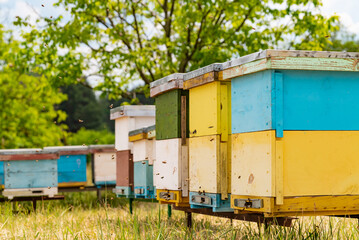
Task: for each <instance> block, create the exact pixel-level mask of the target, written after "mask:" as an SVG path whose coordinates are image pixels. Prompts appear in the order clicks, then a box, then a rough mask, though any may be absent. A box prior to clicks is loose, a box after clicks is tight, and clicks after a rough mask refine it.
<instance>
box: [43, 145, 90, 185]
mask: <svg viewBox="0 0 359 240" xmlns="http://www.w3.org/2000/svg"><path fill="white" fill-rule="evenodd" d="M44 150H48V151H55V152H57V153H58V154H59V155H60V158H59V159H58V161H57V171H58V183H59V187H64V188H65V187H82V186H85V185H86V183H87V171H86V169H87V155H88V154H89V153H90V149H89V147H88V146H60V147H45V148H44Z"/></svg>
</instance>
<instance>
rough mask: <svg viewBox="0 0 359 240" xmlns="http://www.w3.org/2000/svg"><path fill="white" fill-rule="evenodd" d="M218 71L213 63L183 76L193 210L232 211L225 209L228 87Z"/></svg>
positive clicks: (227, 184) (228, 147) (229, 126)
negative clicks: (185, 91) (204, 201)
mask: <svg viewBox="0 0 359 240" xmlns="http://www.w3.org/2000/svg"><path fill="white" fill-rule="evenodd" d="M221 70H222V65H221V64H212V65H209V66H207V67H204V68H201V69H198V70H195V71H193V72H189V73H187V74H185V75H184V83H183V88H184V89H188V90H189V100H190V102H189V134H190V138H189V179H190V186H189V190H190V192H192V193H190V199H189V201H190V204H191V207H192V208H195V207H212V208H213V211H233V210H232V209H230V208H229V207H228V206H229V204H228V202H229V197H230V187H231V182H230V175H231V174H230V170H231V168H230V166H231V154H230V146H231V144H230V134H231V132H230V129H231V115H230V112H231V111H230V110H231V103H230V100H231V85H230V81H228V80H227V81H224V80H223V79H222V77H221V76H222V75H221ZM217 195H220V196H219V197H218V196H217ZM203 196H207V197H208V201H207V202H206V204H204V203H203V202H201V199H202V198H203ZM209 199H211V200H209ZM217 199H220V200H221V201H217Z"/></svg>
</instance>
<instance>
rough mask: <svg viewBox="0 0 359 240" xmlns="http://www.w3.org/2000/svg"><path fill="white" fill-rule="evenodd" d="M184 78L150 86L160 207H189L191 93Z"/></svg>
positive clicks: (179, 75)
mask: <svg viewBox="0 0 359 240" xmlns="http://www.w3.org/2000/svg"><path fill="white" fill-rule="evenodd" d="M183 75H184V74H182V73H175V74H172V75H169V76H167V77H164V78H162V79H159V80H157V81H155V82H152V83H151V97H154V98H155V103H156V161H154V164H153V171H154V175H153V178H154V185H155V187H156V192H157V194H156V195H157V200H159V201H160V203H165V204H168V203H174V204H176V205H177V206H187V205H188V194H189V193H188V185H189V184H188V136H189V134H188V133H189V131H188V130H189V129H188V122H189V118H188V114H189V101H188V100H189V98H188V97H189V93H188V90H183Z"/></svg>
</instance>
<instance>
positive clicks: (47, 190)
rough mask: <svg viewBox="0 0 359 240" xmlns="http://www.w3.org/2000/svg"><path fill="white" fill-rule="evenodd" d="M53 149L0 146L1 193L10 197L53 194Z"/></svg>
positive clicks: (55, 185) (54, 184)
mask: <svg viewBox="0 0 359 240" xmlns="http://www.w3.org/2000/svg"><path fill="white" fill-rule="evenodd" d="M58 158H59V155H58V154H57V153H56V152H53V151H43V150H42V149H7V150H0V161H2V162H3V165H4V185H5V186H4V187H5V189H4V191H3V195H4V196H5V197H8V198H9V199H12V198H14V197H24V196H49V197H53V196H54V195H55V194H57V192H58V189H57V186H58V182H57V159H58Z"/></svg>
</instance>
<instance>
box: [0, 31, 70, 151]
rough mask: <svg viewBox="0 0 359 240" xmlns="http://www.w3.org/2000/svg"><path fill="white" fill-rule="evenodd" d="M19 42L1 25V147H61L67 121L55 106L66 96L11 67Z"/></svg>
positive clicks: (43, 81) (47, 83)
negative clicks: (60, 122) (62, 123)
mask: <svg viewBox="0 0 359 240" xmlns="http://www.w3.org/2000/svg"><path fill="white" fill-rule="evenodd" d="M20 51H21V50H20V48H19V43H18V42H17V41H15V40H13V39H12V38H11V35H10V32H7V31H4V30H3V28H2V26H1V25H0V86H1V87H0V108H1V110H0V148H22V147H43V146H46V145H61V139H62V138H63V137H64V134H65V132H64V131H63V128H64V127H65V126H64V125H61V124H58V123H57V122H59V121H62V120H64V119H65V118H66V114H65V113H64V112H62V111H56V110H55V109H54V105H56V104H59V103H61V101H63V100H64V99H65V98H66V96H65V95H63V94H62V93H60V92H58V91H57V89H54V88H53V87H52V86H51V85H50V84H49V82H48V81H47V80H46V79H45V78H44V77H41V76H34V75H29V74H24V73H23V72H21V71H17V70H16V69H17V68H16V67H15V66H14V60H15V59H16V55H17V54H18V53H19V52H20Z"/></svg>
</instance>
